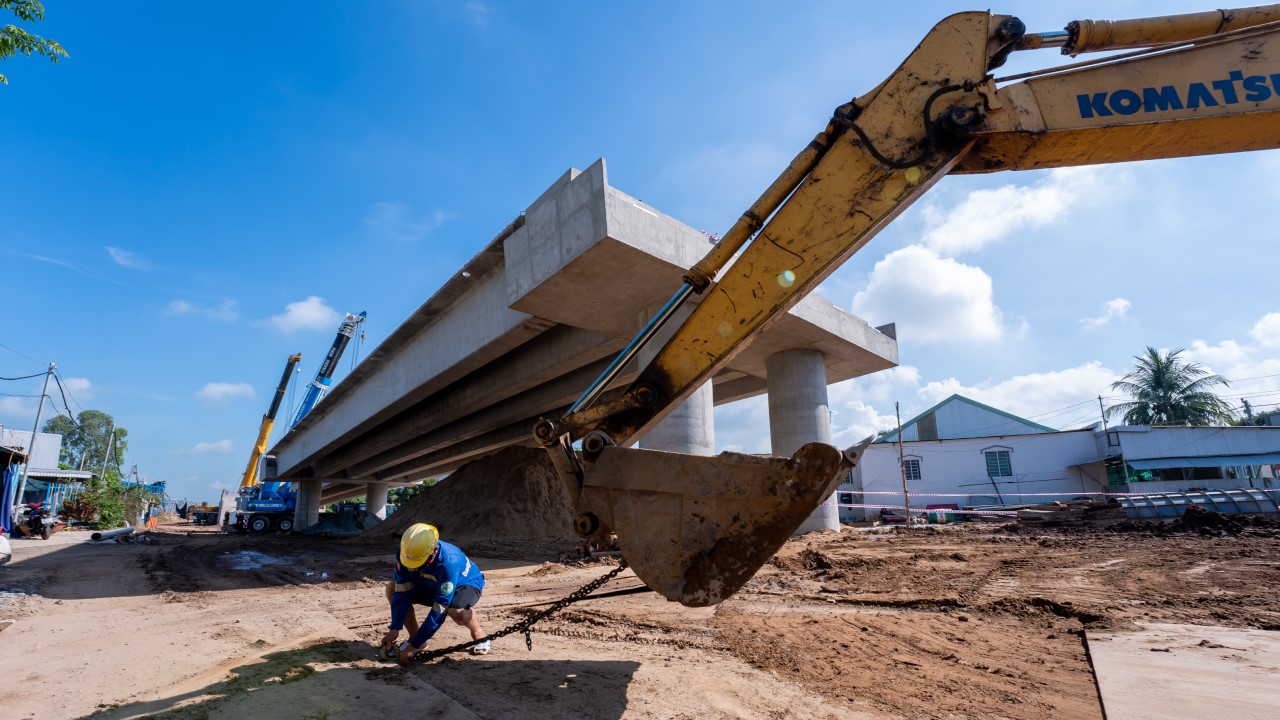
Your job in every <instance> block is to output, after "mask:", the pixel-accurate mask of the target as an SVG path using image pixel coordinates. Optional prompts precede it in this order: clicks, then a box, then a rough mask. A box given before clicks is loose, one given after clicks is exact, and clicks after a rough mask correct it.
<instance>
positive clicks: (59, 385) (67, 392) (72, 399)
mask: <svg viewBox="0 0 1280 720" xmlns="http://www.w3.org/2000/svg"><path fill="white" fill-rule="evenodd" d="M53 376H54V377H55V378H57V379H58V387H59V388H62V374H61V373H60V372H59V371H57V370H54V371H53ZM65 392H66V394H67V395H70V396H71V402H73V403H75V406H76V407H77V408H79V409H80V412H84V406H83V405H81V404H80V401H79V400H77V399H76V396H75V394H74V393H72V392H71V391H70V390H65ZM62 404H63V405H66V404H67V400H66V398H65V397H64V398H63V400H62ZM70 413H71V408H69V407H68V408H67V414H70Z"/></svg>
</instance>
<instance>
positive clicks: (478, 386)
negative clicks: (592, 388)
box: [314, 326, 623, 477]
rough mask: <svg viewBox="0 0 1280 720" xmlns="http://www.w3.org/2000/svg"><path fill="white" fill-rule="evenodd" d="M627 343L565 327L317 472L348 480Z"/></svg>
mask: <svg viewBox="0 0 1280 720" xmlns="http://www.w3.org/2000/svg"><path fill="white" fill-rule="evenodd" d="M622 347H623V341H621V340H619V339H616V338H613V337H610V336H607V335H602V334H600V333H597V332H592V331H590V330H579V329H577V328H572V327H564V326H559V327H555V328H552V329H550V330H548V331H547V332H545V333H543V334H541V335H539V336H538V337H536V338H534V339H533V340H531V341H530V342H528V343H526V344H525V345H524V346H523V347H521V348H520V350H519V352H514V353H508V354H506V355H503V356H501V357H499V358H497V359H496V360H494V361H493V362H491V363H489V364H488V365H486V366H484V367H483V368H481V369H479V370H477V371H475V372H473V373H471V374H470V375H467V376H466V377H465V378H461V379H460V380H459V381H457V382H454V383H452V384H450V385H448V386H446V387H444V388H443V389H441V390H440V391H439V392H437V393H436V394H434V395H433V396H431V397H430V398H429V399H428V400H425V401H423V402H421V403H419V404H418V405H416V406H414V407H412V408H410V409H408V410H407V411H405V412H403V413H401V414H400V415H397V416H396V417H394V418H392V419H390V420H388V421H386V422H384V423H382V424H380V425H378V426H377V427H376V428H372V429H370V430H369V431H367V432H366V433H365V434H364V435H362V436H361V437H360V438H359V440H358V441H356V442H352V443H347V444H345V445H343V446H342V447H341V448H340V449H337V450H336V451H334V452H330V453H328V454H326V455H325V456H323V457H322V458H320V459H319V460H318V461H317V462H316V464H315V466H314V467H315V474H316V475H319V476H323V477H332V476H340V477H341V476H345V473H346V472H347V469H348V468H350V467H351V466H352V465H357V464H359V463H361V462H363V461H365V460H368V459H370V458H373V457H375V456H377V455H379V454H382V453H385V452H388V451H390V450H393V449H394V448H396V447H399V446H402V445H405V444H406V443H410V442H411V441H413V440H415V439H417V438H420V437H421V436H423V435H425V434H427V433H429V432H431V431H433V430H437V429H439V428H441V427H443V426H445V425H446V424H448V423H451V422H455V421H457V420H459V419H461V418H463V417H466V416H467V415H470V414H472V413H474V412H475V411H476V409H477V408H484V407H489V406H491V405H496V404H499V403H503V402H508V401H511V399H512V398H513V397H515V396H518V395H520V394H521V393H523V392H525V391H527V390H530V389H532V388H535V387H538V386H540V385H544V384H546V383H548V382H552V381H555V380H557V379H558V378H562V377H563V376H565V375H566V374H569V373H572V372H574V371H575V370H577V369H579V368H581V367H582V366H583V365H589V364H591V363H594V362H597V361H599V360H600V359H601V358H606V357H612V356H613V355H614V354H615V353H617V352H618V351H619V350H620V349H622Z"/></svg>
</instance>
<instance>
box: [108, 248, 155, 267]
mask: <svg viewBox="0 0 1280 720" xmlns="http://www.w3.org/2000/svg"><path fill="white" fill-rule="evenodd" d="M107 254H109V255H110V256H111V259H112V260H114V261H115V263H116V264H117V265H119V266H120V267H127V268H129V269H131V270H150V269H151V263H149V262H147V261H146V260H144V259H143V258H141V257H139V256H138V255H137V254H136V253H131V252H129V251H128V250H121V249H120V248H114V247H108V248H107Z"/></svg>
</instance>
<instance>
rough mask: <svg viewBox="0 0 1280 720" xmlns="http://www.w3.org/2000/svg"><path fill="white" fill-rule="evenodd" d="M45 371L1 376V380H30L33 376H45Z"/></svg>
mask: <svg viewBox="0 0 1280 720" xmlns="http://www.w3.org/2000/svg"><path fill="white" fill-rule="evenodd" d="M43 376H44V373H36V374H35V375H23V376H22V377H0V380H30V379H31V378H38V377H43Z"/></svg>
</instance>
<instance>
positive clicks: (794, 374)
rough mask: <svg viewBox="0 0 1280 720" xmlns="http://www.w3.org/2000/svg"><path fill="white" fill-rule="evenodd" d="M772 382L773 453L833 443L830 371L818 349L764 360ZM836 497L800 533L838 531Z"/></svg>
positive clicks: (776, 354) (770, 382) (786, 453)
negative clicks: (828, 374)
mask: <svg viewBox="0 0 1280 720" xmlns="http://www.w3.org/2000/svg"><path fill="white" fill-rule="evenodd" d="M765 372H766V374H767V375H768V383H769V440H770V443H771V446H772V450H773V454H774V455H778V456H783V457H791V455H792V454H793V453H795V451H796V450H799V449H800V446H801V445H804V444H805V443H809V442H825V443H829V442H831V411H830V409H829V408H828V407H827V370H826V365H825V364H824V362H823V358H822V353H821V352H818V351H817V350H783V351H782V352H779V353H774V354H773V355H771V356H769V358H768V359H767V360H766V361H765ZM838 510H839V508H837V507H836V496H835V494H834V493H833V494H832V496H831V497H830V498H828V499H827V500H825V501H823V503H822V504H821V505H819V506H818V507H817V508H816V509H815V510H814V511H813V513H812V514H811V515H810V516H809V518H808V519H807V520H805V521H804V524H802V525H801V526H800V529H798V530H796V534H797V535H801V534H804V533H807V532H813V531H814V530H839V529H840V515H839V512H838Z"/></svg>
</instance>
